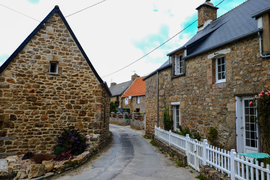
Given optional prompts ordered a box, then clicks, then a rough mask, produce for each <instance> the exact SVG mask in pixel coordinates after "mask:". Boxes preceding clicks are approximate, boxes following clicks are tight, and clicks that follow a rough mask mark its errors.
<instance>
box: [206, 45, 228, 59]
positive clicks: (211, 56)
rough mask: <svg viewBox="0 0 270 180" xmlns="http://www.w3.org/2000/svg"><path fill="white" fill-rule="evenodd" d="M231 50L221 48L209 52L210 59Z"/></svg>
mask: <svg viewBox="0 0 270 180" xmlns="http://www.w3.org/2000/svg"><path fill="white" fill-rule="evenodd" d="M230 52H231V48H228V49H223V50H220V51H216V52H214V53H212V54H209V55H208V56H207V58H208V59H213V58H214V57H217V56H220V55H225V54H228V53H230Z"/></svg>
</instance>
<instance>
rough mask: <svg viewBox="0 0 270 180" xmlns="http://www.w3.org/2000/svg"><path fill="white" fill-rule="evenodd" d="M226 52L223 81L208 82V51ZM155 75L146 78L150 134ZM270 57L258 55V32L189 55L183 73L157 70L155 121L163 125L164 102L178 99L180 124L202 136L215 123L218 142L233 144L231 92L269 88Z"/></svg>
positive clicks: (249, 92)
mask: <svg viewBox="0 0 270 180" xmlns="http://www.w3.org/2000/svg"><path fill="white" fill-rule="evenodd" d="M228 48H230V49H231V52H230V53H229V54H226V56H225V58H226V83H220V84H212V83H211V81H209V79H210V80H211V78H212V77H211V76H212V66H213V64H212V62H213V60H212V59H208V55H209V54H211V53H214V52H216V51H219V50H223V49H228ZM156 79H157V77H156V75H153V76H152V77H150V78H148V79H146V133H147V134H149V135H151V134H154V126H155V124H156ZM269 82H270V59H269V58H268V59H262V58H260V55H259V42H258V36H257V35H254V36H252V37H249V38H245V39H243V40H240V41H237V42H235V43H231V44H229V45H227V46H223V47H221V48H218V49H215V50H213V51H211V52H207V53H205V54H203V55H200V56H197V57H194V58H190V59H188V60H187V61H186V76H183V77H178V78H174V79H171V69H170V68H168V69H166V70H163V71H161V72H159V122H160V127H163V110H164V104H166V105H167V106H169V107H170V110H171V111H170V112H171V113H172V106H171V105H170V104H171V102H180V111H181V124H182V126H188V127H190V128H191V129H196V130H197V131H198V132H199V133H200V134H201V136H202V137H203V138H206V133H207V132H208V129H209V128H210V127H217V129H218V132H219V142H220V143H221V146H223V147H225V148H226V149H232V148H235V146H236V116H235V96H250V95H252V96H254V95H255V94H256V93H259V92H261V91H262V90H264V89H268V90H269Z"/></svg>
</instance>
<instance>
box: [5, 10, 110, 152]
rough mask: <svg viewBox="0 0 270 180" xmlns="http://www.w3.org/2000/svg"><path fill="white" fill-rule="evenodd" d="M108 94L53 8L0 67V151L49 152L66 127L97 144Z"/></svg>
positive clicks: (105, 128) (104, 131) (105, 122)
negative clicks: (73, 128)
mask: <svg viewBox="0 0 270 180" xmlns="http://www.w3.org/2000/svg"><path fill="white" fill-rule="evenodd" d="M2 43H3V42H2ZM110 95H111V93H110V90H109V89H108V87H107V85H106V83H105V82H103V80H102V79H101V78H100V76H99V75H98V73H97V72H96V70H95V68H94V67H93V65H92V64H91V62H90V61H89V59H88V57H87V55H86V54H85V52H84V50H83V49H82V47H81V45H80V43H79V42H78V40H77V38H76V37H75V35H74V33H73V31H72V30H71V28H70V26H69V25H68V23H67V21H66V20H65V18H64V16H63V14H62V13H61V11H60V9H59V7H58V6H55V8H54V9H53V10H52V11H51V12H50V13H49V14H48V15H47V17H46V18H45V19H44V20H43V21H42V22H41V23H40V24H39V25H38V26H37V27H36V29H35V30H34V31H33V32H32V33H31V34H30V35H29V36H28V37H27V38H26V39H25V41H24V42H23V43H22V44H21V45H20V46H19V47H18V49H16V51H15V52H14V53H13V54H12V55H11V56H10V57H9V58H8V59H7V61H6V62H5V63H4V64H3V65H2V66H1V67H0V155H1V156H7V155H12V154H14V153H16V152H27V151H32V152H40V151H42V152H51V150H52V147H53V146H54V145H55V144H56V139H57V136H58V135H59V134H60V133H61V131H62V129H63V128H67V127H68V126H75V128H77V129H79V131H80V132H81V133H82V134H84V135H90V137H91V143H92V145H95V146H100V145H102V144H103V143H104V142H105V140H106V138H107V137H108V134H109V102H110Z"/></svg>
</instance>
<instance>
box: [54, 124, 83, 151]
mask: <svg viewBox="0 0 270 180" xmlns="http://www.w3.org/2000/svg"><path fill="white" fill-rule="evenodd" d="M57 142H58V144H57V145H56V146H55V148H54V154H56V155H61V154H63V153H64V152H68V151H70V153H71V154H72V155H78V154H81V153H83V152H84V150H85V149H86V147H87V146H88V144H86V138H85V137H84V136H83V135H81V134H80V133H79V132H78V130H76V129H74V128H71V127H70V128H69V129H63V132H62V133H61V135H60V137H59V138H58V140H57Z"/></svg>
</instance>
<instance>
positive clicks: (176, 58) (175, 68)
mask: <svg viewBox="0 0 270 180" xmlns="http://www.w3.org/2000/svg"><path fill="white" fill-rule="evenodd" d="M179 66H180V64H179V56H175V58H174V72H175V75H178V74H179V70H180V68H179Z"/></svg>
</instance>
